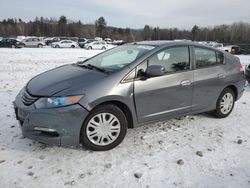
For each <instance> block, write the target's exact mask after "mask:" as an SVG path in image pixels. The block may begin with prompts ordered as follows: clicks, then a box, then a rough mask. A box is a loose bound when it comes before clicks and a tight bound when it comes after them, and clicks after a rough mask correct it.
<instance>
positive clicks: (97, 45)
mask: <svg viewBox="0 0 250 188" xmlns="http://www.w3.org/2000/svg"><path fill="white" fill-rule="evenodd" d="M84 48H86V49H88V50H92V49H95V50H106V49H107V48H108V44H107V43H106V42H105V41H94V42H91V43H88V44H85V45H84Z"/></svg>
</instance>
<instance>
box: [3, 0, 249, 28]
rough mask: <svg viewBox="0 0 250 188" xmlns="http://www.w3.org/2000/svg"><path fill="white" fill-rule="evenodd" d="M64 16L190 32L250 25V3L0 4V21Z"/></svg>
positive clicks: (30, 0) (112, 0)
mask: <svg viewBox="0 0 250 188" xmlns="http://www.w3.org/2000/svg"><path fill="white" fill-rule="evenodd" d="M61 15H65V16H66V17H67V18H68V19H71V20H76V21H77V20H81V21H82V22H83V23H93V22H94V21H95V20H96V19H97V18H98V17H100V16H104V18H105V19H106V21H107V23H108V25H109V26H116V27H130V28H143V27H144V25H145V24H149V25H150V26H159V27H161V28H168V27H178V28H181V29H183V28H186V29H190V28H191V27H192V26H193V25H194V24H197V25H198V26H200V27H202V26H214V25H219V24H230V23H233V22H236V21H245V22H249V23H250V0H206V1H204V0H171V1H170V0H124V1H120V0H0V19H1V20H2V19H4V18H13V17H16V18H22V19H23V20H25V21H29V20H33V19H34V18H35V17H36V16H38V17H40V16H43V17H57V18H58V17H59V16H61Z"/></svg>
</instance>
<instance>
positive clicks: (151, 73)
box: [145, 65, 165, 77]
mask: <svg viewBox="0 0 250 188" xmlns="http://www.w3.org/2000/svg"><path fill="white" fill-rule="evenodd" d="M145 74H146V76H147V77H157V76H162V75H164V74H165V68H164V67H163V66H161V65H150V66H149V67H148V68H147V69H146V71H145Z"/></svg>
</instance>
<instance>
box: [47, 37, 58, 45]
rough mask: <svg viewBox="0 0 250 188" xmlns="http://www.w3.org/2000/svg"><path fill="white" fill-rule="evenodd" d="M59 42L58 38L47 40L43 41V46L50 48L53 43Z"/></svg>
mask: <svg viewBox="0 0 250 188" xmlns="http://www.w3.org/2000/svg"><path fill="white" fill-rule="evenodd" d="M59 41H60V38H59V37H52V38H47V39H45V44H46V45H47V46H51V44H52V43H53V42H59Z"/></svg>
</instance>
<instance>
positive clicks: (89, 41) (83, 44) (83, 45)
mask: <svg viewBox="0 0 250 188" xmlns="http://www.w3.org/2000/svg"><path fill="white" fill-rule="evenodd" d="M94 41H97V40H95V39H86V41H85V42H84V43H83V42H82V43H81V46H80V47H81V48H85V45H86V44H89V43H91V42H94Z"/></svg>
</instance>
